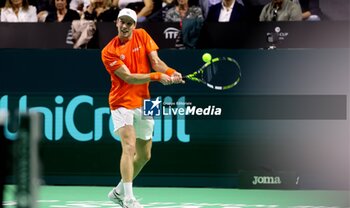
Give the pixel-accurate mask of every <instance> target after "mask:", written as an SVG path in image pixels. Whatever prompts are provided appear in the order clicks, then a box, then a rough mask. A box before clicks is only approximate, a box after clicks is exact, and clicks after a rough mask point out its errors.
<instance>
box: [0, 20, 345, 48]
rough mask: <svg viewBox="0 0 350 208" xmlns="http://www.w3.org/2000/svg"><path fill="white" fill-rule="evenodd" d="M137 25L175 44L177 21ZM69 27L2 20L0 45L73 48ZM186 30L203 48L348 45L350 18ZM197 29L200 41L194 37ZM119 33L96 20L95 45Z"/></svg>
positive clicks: (163, 41)
mask: <svg viewBox="0 0 350 208" xmlns="http://www.w3.org/2000/svg"><path fill="white" fill-rule="evenodd" d="M197 26H198V25H197ZM138 27H139V28H144V29H145V30H147V32H148V33H150V35H151V36H152V37H153V38H154V39H155V41H156V43H157V44H158V45H159V47H160V48H162V49H163V48H175V43H176V37H177V35H178V33H179V31H180V25H179V24H178V23H164V22H158V23H154V22H146V23H138ZM197 29H198V28H197ZM69 30H70V23H45V24H38V23H21V24H17V23H0V31H1V33H0V40H1V41H0V48H72V45H71V44H67V35H68V31H69ZM186 31H189V33H191V34H189V35H184V37H186V38H187V39H186V40H185V41H187V42H188V44H189V45H190V46H191V47H194V48H201V49H204V48H227V49H232V48H236V49H238V48H241V49H242V48H252V49H256V48H268V47H270V46H271V45H272V44H273V45H275V47H277V48H348V47H349V21H319V22H308V21H306V22H257V23H243V22H242V23H204V25H203V27H202V29H201V30H200V31H195V32H193V29H192V30H191V29H188V28H187V29H186ZM197 32H198V33H199V36H198V42H197V41H194V40H193V39H196V37H192V36H193V35H194V34H195V35H196V34H197ZM116 34H117V30H116V27H115V24H114V23H112V22H99V23H97V33H96V40H97V43H94V44H93V45H94V47H97V48H103V47H104V46H105V45H106V44H107V43H108V42H109V41H110V39H111V38H113V37H114V36H115V35H116ZM191 35H192V36H191ZM269 37H275V38H274V40H270V39H269ZM68 42H69V41H68ZM272 42H273V43H272Z"/></svg>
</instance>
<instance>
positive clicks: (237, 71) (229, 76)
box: [184, 57, 242, 90]
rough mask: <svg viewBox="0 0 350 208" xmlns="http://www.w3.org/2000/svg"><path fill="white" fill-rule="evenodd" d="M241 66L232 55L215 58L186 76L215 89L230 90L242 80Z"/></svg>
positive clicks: (187, 78)
mask: <svg viewBox="0 0 350 208" xmlns="http://www.w3.org/2000/svg"><path fill="white" fill-rule="evenodd" d="M241 76H242V74H241V67H240V66H239V64H238V62H237V61H236V60H234V59H233V58H230V57H221V58H213V59H211V61H208V62H206V63H205V64H204V65H203V66H202V67H201V68H199V69H198V70H197V71H195V72H193V73H192V74H188V75H186V76H184V78H185V79H186V80H191V81H194V82H199V83H202V84H204V85H206V86H207V87H209V88H211V89H214V90H228V89H231V88H232V87H234V86H236V85H237V84H238V83H239V81H240V80H241Z"/></svg>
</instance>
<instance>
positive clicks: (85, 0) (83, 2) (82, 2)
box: [69, 0, 90, 15]
mask: <svg viewBox="0 0 350 208" xmlns="http://www.w3.org/2000/svg"><path fill="white" fill-rule="evenodd" d="M89 5H90V0H71V2H70V3H69V9H72V10H75V11H77V12H78V13H79V14H80V15H82V14H83V13H84V11H85V10H86V9H87V7H88V6H89Z"/></svg>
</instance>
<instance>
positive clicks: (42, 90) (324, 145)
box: [0, 48, 349, 189]
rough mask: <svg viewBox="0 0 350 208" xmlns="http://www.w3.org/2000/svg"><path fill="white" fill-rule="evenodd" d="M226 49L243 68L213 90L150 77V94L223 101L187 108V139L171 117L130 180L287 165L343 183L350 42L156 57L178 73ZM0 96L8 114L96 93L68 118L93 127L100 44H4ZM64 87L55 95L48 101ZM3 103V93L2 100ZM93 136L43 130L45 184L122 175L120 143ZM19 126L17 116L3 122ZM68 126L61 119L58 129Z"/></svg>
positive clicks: (306, 179) (189, 182) (318, 183)
mask: <svg viewBox="0 0 350 208" xmlns="http://www.w3.org/2000/svg"><path fill="white" fill-rule="evenodd" d="M204 52H210V53H211V54H212V56H213V57H217V56H230V57H233V58H235V59H236V60H237V61H238V63H239V64H240V65H241V68H242V80H241V82H240V83H239V84H238V86H236V87H235V88H233V89H232V90H229V91H213V90H211V89H209V88H206V87H205V86H202V85H200V84H197V83H193V82H188V83H186V84H185V85H178V86H161V85H160V84H159V83H152V84H151V93H152V97H155V96H162V98H163V99H164V98H165V97H171V98H172V99H173V100H174V101H175V100H177V99H178V98H180V97H183V96H184V97H185V99H186V101H189V102H191V103H192V104H193V105H197V106H203V107H205V106H207V105H215V106H216V107H221V108H222V109H223V115H222V116H219V117H213V116H206V117H195V116H188V117H186V122H185V133H186V134H187V135H189V136H190V141H189V142H186V143H183V142H181V141H179V139H178V138H177V136H178V135H177V134H176V128H177V125H178V123H177V122H175V121H176V120H175V119H176V118H173V120H172V121H173V122H172V127H171V130H170V129H169V128H167V129H166V130H163V133H164V132H169V131H170V132H172V135H171V139H170V140H169V141H165V140H162V142H161V141H157V142H155V143H154V146H153V154H152V159H151V161H150V163H149V164H148V165H147V167H145V169H144V171H143V172H142V174H141V175H140V177H139V178H137V180H136V181H135V184H136V185H137V186H198V187H203V186H205V187H230V188H231V187H237V186H238V173H239V171H240V170H245V171H262V170H263V171H266V170H267V171H276V172H278V171H287V172H293V173H296V174H297V176H299V177H300V186H299V187H300V188H302V189H348V188H349V128H348V127H349V120H348V118H349V114H348V109H349V108H348V103H349V100H348V99H349V62H348V57H349V49H348V48H344V49H341V48H338V49H337V48H333V49H311V48H309V49H278V50H261V49H255V50H253V49H250V50H244V49H237V50H234V49H211V50H174V49H162V50H160V51H159V55H160V57H161V58H162V59H163V60H164V61H165V62H166V63H168V64H169V65H170V66H171V67H174V68H175V69H178V70H179V71H180V72H182V73H183V74H187V73H190V72H192V71H194V70H195V69H197V68H198V67H199V66H201V65H202V64H203V63H202V61H201V55H202V54H203V53H204ZM0 68H1V75H0V99H3V100H4V96H8V100H9V102H8V103H9V106H8V107H9V109H10V112H11V113H12V115H14V114H15V113H14V112H15V111H16V109H18V102H19V98H21V97H23V96H24V95H27V106H28V107H37V106H45V107H47V108H49V109H51V111H54V109H55V107H57V106H59V107H63V110H64V109H65V107H66V105H67V104H68V102H69V101H70V100H71V99H72V98H74V97H76V96H79V95H88V96H91V97H93V99H94V104H93V106H90V105H82V106H80V107H79V109H78V110H77V111H76V114H75V116H74V120H75V122H76V124H77V128H78V129H79V130H81V131H82V132H85V133H86V132H89V131H91V130H92V127H93V122H94V114H93V111H94V109H95V108H97V107H108V102H107V97H108V91H109V87H110V83H109V77H108V74H107V72H106V71H105V69H104V67H103V65H102V63H101V61H100V50H98V49H95V50H72V49H1V50H0ZM58 95H60V96H62V97H63V98H64V102H63V103H62V104H56V103H55V97H56V96H58ZM2 105H4V101H3V103H2ZM107 121H108V117H107V116H106V117H104V124H105V126H104V134H103V137H102V138H101V139H99V140H97V141H94V140H90V141H85V142H79V141H76V140H74V139H73V138H72V137H70V136H69V134H68V133H67V131H66V130H65V131H64V135H63V137H62V138H61V139H59V140H52V141H50V140H48V139H47V138H45V137H44V138H43V140H42V142H41V144H40V145H41V152H40V155H41V160H42V165H43V171H42V174H43V178H44V180H45V182H46V183H47V184H87V185H88V184H89V185H91V184H93V185H113V184H115V183H116V182H117V181H118V180H119V169H118V167H119V159H120V158H119V157H120V150H121V149H120V144H119V142H118V141H116V140H115V139H113V138H112V137H111V136H110V134H109V132H108V128H107V126H106V124H107ZM8 128H9V129H10V130H11V131H16V122H15V119H13V122H12V125H10V126H9V127H8ZM65 129H66V128H65Z"/></svg>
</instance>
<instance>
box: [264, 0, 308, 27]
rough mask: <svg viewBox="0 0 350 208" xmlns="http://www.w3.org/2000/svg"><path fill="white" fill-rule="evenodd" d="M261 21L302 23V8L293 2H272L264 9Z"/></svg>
mask: <svg viewBox="0 0 350 208" xmlns="http://www.w3.org/2000/svg"><path fill="white" fill-rule="evenodd" d="M259 20H260V21H262V22H263V21H301V20H302V14H301V8H300V6H299V5H298V4H296V3H294V2H292V1H291V0H271V2H270V3H268V4H266V5H265V6H264V8H263V9H262V11H261V13H260V17H259Z"/></svg>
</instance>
